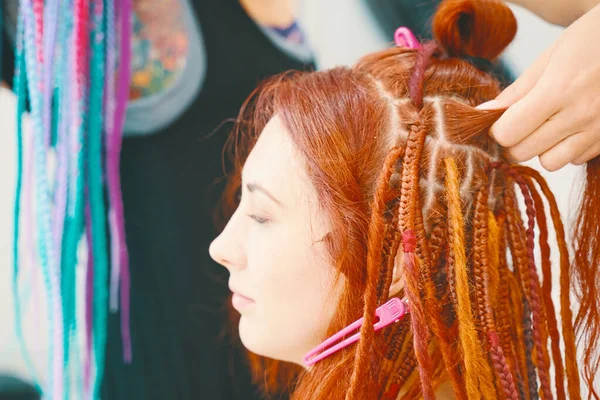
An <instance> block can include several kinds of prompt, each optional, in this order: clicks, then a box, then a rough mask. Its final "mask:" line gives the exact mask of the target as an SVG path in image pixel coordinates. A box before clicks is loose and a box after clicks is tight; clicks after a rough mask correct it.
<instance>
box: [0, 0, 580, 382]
mask: <svg viewBox="0 0 600 400" xmlns="http://www.w3.org/2000/svg"><path fill="white" fill-rule="evenodd" d="M417 1H422V0H417ZM513 8H514V12H515V14H516V16H517V18H518V23H519V30H518V34H517V38H516V40H515V41H514V42H513V44H512V45H511V46H510V48H509V49H508V51H507V52H506V55H505V61H506V63H507V64H508V65H509V66H510V67H511V68H512V70H513V71H514V73H515V74H517V75H518V74H519V73H521V72H522V71H523V70H524V69H526V68H527V67H528V66H529V65H530V64H531V63H532V62H534V60H535V59H536V58H537V56H538V55H539V54H541V53H542V52H543V51H544V49H546V48H547V47H548V46H549V45H550V44H551V43H552V42H553V41H554V40H555V39H556V38H557V37H558V36H559V35H560V33H561V30H562V28H559V27H556V26H552V25H550V24H548V23H546V22H544V21H542V20H541V19H539V18H538V17H536V16H534V15H533V14H531V13H529V12H528V11H526V10H524V9H521V8H519V7H513ZM300 22H301V24H302V27H303V29H304V31H305V33H306V35H307V38H308V40H309V41H310V43H311V45H312V48H313V49H314V52H315V55H316V60H317V65H318V67H319V68H329V67H333V66H337V65H350V64H352V63H354V62H355V61H356V60H357V59H358V58H360V57H361V56H362V55H364V54H366V53H369V52H372V51H376V50H379V49H383V48H385V47H387V46H389V45H390V43H391V40H392V37H391V36H388V35H386V33H385V32H384V30H383V29H381V28H380V27H379V26H378V24H377V22H376V18H375V16H374V15H373V13H372V11H371V9H370V8H369V6H368V5H367V4H366V2H365V0H326V1H324V0H303V4H302V10H301V18H300ZM15 107H16V99H15V97H14V95H13V94H12V93H11V92H10V91H9V90H7V89H5V88H0V190H1V192H0V221H2V222H1V223H0V373H10V374H14V375H17V376H20V377H22V378H24V379H27V380H29V379H31V376H30V373H29V371H28V370H27V368H26V367H25V363H24V360H23V358H22V356H21V353H20V350H19V347H18V344H17V341H16V337H15V334H14V313H13V298H12V288H11V279H12V259H11V258H12V255H11V253H12V220H13V196H14V185H15ZM529 164H530V165H532V166H534V167H535V168H537V169H540V170H541V168H540V167H539V164H538V163H537V162H536V161H532V162H530V163H529ZM542 172H543V175H544V176H545V177H546V178H547V179H548V181H549V183H550V186H551V188H552V189H553V190H554V193H555V194H556V195H557V197H558V203H559V207H560V209H561V212H562V213H563V215H564V216H565V217H568V218H569V221H570V220H571V215H570V214H572V212H570V211H569V210H574V208H575V207H574V205H575V201H576V199H574V198H571V195H570V194H571V193H572V192H573V191H572V188H573V185H574V184H575V185H576V184H578V182H579V180H578V177H579V175H580V172H581V171H579V170H578V168H575V167H573V166H568V167H566V168H564V169H562V170H561V171H559V172H556V173H552V174H549V173H546V172H545V171H542ZM550 237H551V238H552V235H550ZM26 270H28V271H31V272H30V273H31V278H30V279H29V282H30V285H29V287H27V288H24V290H25V291H26V292H27V293H29V295H28V296H26V297H27V299H28V300H27V301H26V303H25V304H24V305H23V307H24V318H25V319H24V329H25V332H24V335H25V339H26V342H27V345H28V349H29V351H30V354H31V355H32V357H33V362H34V365H35V370H36V373H37V374H38V376H39V377H41V378H43V377H44V375H45V373H46V371H45V365H46V360H47V352H48V338H47V332H48V325H47V318H46V306H45V302H44V294H45V289H44V287H43V280H42V278H41V276H40V275H39V274H37V273H36V272H35V269H33V268H29V269H27V268H26ZM557 275H558V274H554V277H555V278H558V276H557ZM555 295H557V293H556V294H555Z"/></svg>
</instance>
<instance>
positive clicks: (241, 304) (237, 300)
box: [229, 286, 254, 311]
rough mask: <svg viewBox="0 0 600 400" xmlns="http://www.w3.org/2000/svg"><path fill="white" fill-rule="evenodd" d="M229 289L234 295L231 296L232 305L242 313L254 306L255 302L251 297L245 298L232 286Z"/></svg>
mask: <svg viewBox="0 0 600 400" xmlns="http://www.w3.org/2000/svg"><path fill="white" fill-rule="evenodd" d="M229 289H230V290H231V292H232V293H233V296H231V304H232V305H233V308H235V309H236V310H238V311H241V310H243V309H245V308H247V307H249V306H251V305H252V304H254V300H253V299H251V298H250V297H247V296H244V295H243V294H241V293H240V292H238V291H237V290H236V289H234V288H233V287H231V286H230V287H229Z"/></svg>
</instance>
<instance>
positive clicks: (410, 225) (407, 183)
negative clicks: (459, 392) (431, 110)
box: [399, 124, 435, 400]
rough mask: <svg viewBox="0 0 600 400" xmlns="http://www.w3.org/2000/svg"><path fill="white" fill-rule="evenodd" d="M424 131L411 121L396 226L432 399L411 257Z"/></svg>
mask: <svg viewBox="0 0 600 400" xmlns="http://www.w3.org/2000/svg"><path fill="white" fill-rule="evenodd" d="M426 133H427V130H426V128H425V127H422V126H420V124H413V125H412V126H411V128H410V133H409V136H408V139H407V143H406V154H405V158H404V169H403V171H402V184H401V196H400V210H399V215H400V218H399V225H400V231H402V244H403V250H404V272H405V276H406V279H405V283H406V289H407V291H406V292H407V297H408V300H409V302H410V306H411V321H412V326H413V334H414V338H413V342H414V349H415V355H416V357H417V361H418V362H419V367H420V368H419V373H420V376H421V386H422V389H423V397H424V398H425V400H429V399H434V397H435V396H434V392H433V387H432V383H433V382H432V377H433V375H432V374H433V371H432V363H431V357H430V355H429V349H428V347H429V343H428V342H429V330H428V328H427V318H426V313H425V309H424V305H423V304H422V302H421V299H420V294H421V274H420V266H419V265H417V264H418V262H419V260H417V258H416V257H415V254H414V252H415V250H416V248H417V243H416V242H417V238H416V236H415V232H414V226H415V212H416V204H415V201H416V196H418V189H419V170H418V166H419V165H420V157H421V155H422V150H423V146H424V144H425V136H426Z"/></svg>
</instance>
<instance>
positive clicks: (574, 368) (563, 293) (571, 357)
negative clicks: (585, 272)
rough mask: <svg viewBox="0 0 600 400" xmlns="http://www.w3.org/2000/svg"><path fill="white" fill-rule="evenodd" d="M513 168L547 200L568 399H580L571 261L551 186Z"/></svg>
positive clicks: (531, 171) (531, 172) (525, 170)
mask: <svg viewBox="0 0 600 400" xmlns="http://www.w3.org/2000/svg"><path fill="white" fill-rule="evenodd" d="M515 169H516V170H517V171H518V172H519V173H521V174H523V175H527V176H530V177H531V178H533V179H534V180H535V181H536V182H537V184H538V185H539V186H540V189H541V190H542V193H543V194H544V196H545V197H546V200H547V201H548V204H549V206H550V215H551V216H552V222H553V225H554V231H555V232H556V239H557V243H558V249H559V253H560V312H561V322H562V332H563V337H564V344H565V366H566V373H567V384H568V391H569V398H570V399H580V398H581V394H580V389H579V387H580V382H579V366H578V364H577V351H576V348H575V332H574V329H573V324H572V321H573V312H572V310H571V300H570V292H571V289H570V279H571V273H570V267H571V265H570V260H569V250H568V246H567V242H566V240H565V236H566V235H565V229H564V225H563V223H562V220H561V218H560V212H559V210H558V204H557V203H556V198H555V197H554V194H553V193H552V191H551V190H550V187H549V186H548V184H547V183H546V181H545V180H544V178H543V177H542V176H541V174H540V173H539V172H538V171H536V170H534V169H532V168H528V167H525V166H517V167H515Z"/></svg>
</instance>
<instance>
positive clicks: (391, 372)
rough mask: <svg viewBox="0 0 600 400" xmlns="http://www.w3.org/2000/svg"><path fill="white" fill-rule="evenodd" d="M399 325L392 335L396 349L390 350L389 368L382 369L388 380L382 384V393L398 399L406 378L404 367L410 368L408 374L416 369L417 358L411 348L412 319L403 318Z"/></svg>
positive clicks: (384, 395)
mask: <svg viewBox="0 0 600 400" xmlns="http://www.w3.org/2000/svg"><path fill="white" fill-rule="evenodd" d="M397 325H398V327H399V328H398V329H397V330H396V332H395V333H394V335H393V336H392V339H391V342H392V343H394V350H393V351H392V352H388V355H387V356H386V361H388V363H387V364H388V365H387V368H386V369H385V371H383V370H382V371H381V374H380V375H381V376H382V378H384V379H387V381H385V382H384V384H383V385H382V386H383V387H382V393H381V396H383V398H384V399H387V398H393V399H396V397H397V396H398V392H399V390H400V388H401V387H402V385H403V384H404V382H405V379H406V378H404V379H403V378H402V376H401V375H402V374H404V373H405V372H404V369H409V370H410V371H408V373H407V375H406V376H408V375H410V373H411V372H412V371H413V370H414V367H415V364H416V359H415V357H414V352H413V351H412V349H411V346H412V343H411V340H410V321H409V320H408V319H405V320H403V321H402V322H400V323H399V324H397ZM409 359H411V360H412V362H413V363H412V367H411V366H410V365H408V361H409Z"/></svg>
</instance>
